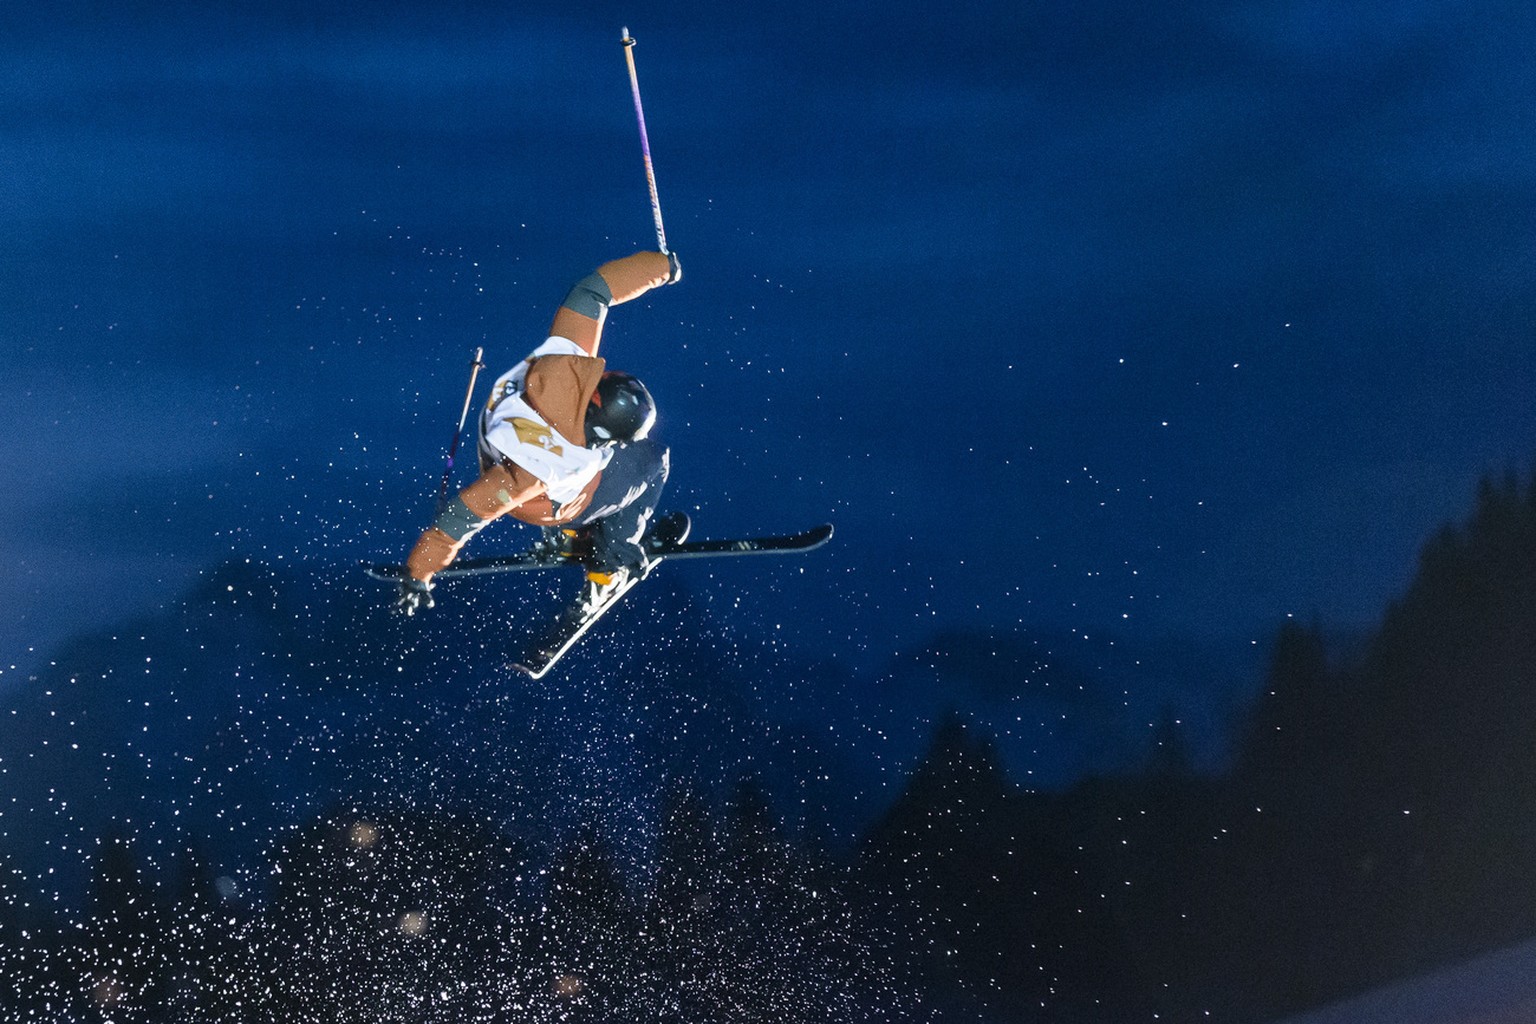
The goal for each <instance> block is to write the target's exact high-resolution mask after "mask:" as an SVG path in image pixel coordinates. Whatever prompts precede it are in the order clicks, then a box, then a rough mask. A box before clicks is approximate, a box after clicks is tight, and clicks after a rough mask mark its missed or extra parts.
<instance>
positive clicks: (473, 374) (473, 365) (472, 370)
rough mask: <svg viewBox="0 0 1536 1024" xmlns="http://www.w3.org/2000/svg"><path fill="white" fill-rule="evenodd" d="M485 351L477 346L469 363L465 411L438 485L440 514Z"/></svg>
mask: <svg viewBox="0 0 1536 1024" xmlns="http://www.w3.org/2000/svg"><path fill="white" fill-rule="evenodd" d="M484 353H485V349H483V348H476V349H475V358H474V359H472V360H471V361H470V364H469V387H467V388H465V389H464V411H463V412H461V413H459V426H458V429H456V430H455V431H454V432H453V443H452V444H450V445H449V446H448V464H447V465H446V466H444V467H443V482H442V483H441V484H439V485H438V487H437V511H438V514H442V511H443V506H444V505H446V504H448V478H449V477H451V476H452V475H453V457H454V456H455V455H457V454H458V452H459V438H460V437H461V436H462V435H463V433H464V421H465V420H467V419H469V403H470V401H471V399H473V397H474V394H475V378H477V377H479V376H480V371H481V370H482V369H483V368H484V367H485V363H483V362H481V361H480V357H481V356H482V355H483V354H484Z"/></svg>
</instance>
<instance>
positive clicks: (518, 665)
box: [511, 661, 549, 679]
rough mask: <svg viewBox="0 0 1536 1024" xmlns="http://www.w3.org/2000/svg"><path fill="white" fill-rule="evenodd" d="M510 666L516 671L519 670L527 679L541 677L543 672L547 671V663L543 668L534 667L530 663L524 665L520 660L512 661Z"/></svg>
mask: <svg viewBox="0 0 1536 1024" xmlns="http://www.w3.org/2000/svg"><path fill="white" fill-rule="evenodd" d="M511 667H512V668H513V669H515V670H516V671H518V672H521V673H522V674H523V675H525V676H527V677H528V678H529V679H543V678H544V673H546V672H548V671H549V666H548V665H545V666H544V667H543V668H534V667H533V666H531V665H524V664H523V663H522V662H520V661H514V662H513V663H512V666H511Z"/></svg>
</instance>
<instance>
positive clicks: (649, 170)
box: [622, 28, 668, 252]
mask: <svg viewBox="0 0 1536 1024" xmlns="http://www.w3.org/2000/svg"><path fill="white" fill-rule="evenodd" d="M622 41H623V43H624V60H625V62H626V63H628V64H629V91H630V92H632V93H634V96H635V119H636V120H637V121H639V122H640V155H641V156H643V157H644V158H645V183H646V184H647V185H648V186H650V189H651V216H653V217H655V218H656V247H657V248H658V249H660V250H661V251H662V252H667V251H668V250H667V229H666V228H664V227H662V226H661V200H660V199H659V198H657V196H656V169H655V168H654V167H652V166H651V141H650V139H648V138H646V136H645V108H644V107H642V106H641V105H640V78H639V76H638V75H636V74H635V40H634V37H633V36H631V35H630V34H629V29H627V28H626V29H624V38H623V40H622Z"/></svg>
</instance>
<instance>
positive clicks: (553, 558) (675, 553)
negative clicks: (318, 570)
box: [363, 523, 832, 582]
mask: <svg viewBox="0 0 1536 1024" xmlns="http://www.w3.org/2000/svg"><path fill="white" fill-rule="evenodd" d="M831 539H832V524H831V523H823V524H822V525H820V526H816V527H813V528H811V529H809V530H806V531H804V532H802V533H793V534H786V535H782V536H772V537H747V538H744V539H741V540H696V541H685V542H683V543H679V544H657V545H654V546H651V547H650V548H649V550H648V552H647V554H648V556H649V557H650V558H652V559H661V558H667V559H674V558H726V557H734V556H737V555H797V554H800V553H802V552H806V551H812V550H814V549H816V548H819V547H821V546H822V545H823V544H825V543H826V542H827V541H829V540H831ZM579 564H580V562H579V560H577V559H575V558H571V557H569V556H566V555H561V554H552V553H544V552H536V551H524V552H522V553H520V554H516V555H494V556H491V557H489V558H466V559H462V560H460V561H458V562H456V563H454V564H453V565H450V566H449V567H448V568H446V569H441V570H439V571H438V572H437V573H436V575H435V576H434V578H435V579H439V580H445V579H457V578H459V577H461V576H486V575H493V574H496V573H503V572H530V571H533V570H537V569H556V568H559V567H560V566H562V565H579ZM363 568H364V571H366V572H367V573H368V575H369V576H372V577H373V578H374V579H378V580H392V581H396V582H398V581H399V580H400V579H401V578H403V577H404V576H405V566H403V565H393V564H389V563H379V564H375V565H366V566H364V567H363Z"/></svg>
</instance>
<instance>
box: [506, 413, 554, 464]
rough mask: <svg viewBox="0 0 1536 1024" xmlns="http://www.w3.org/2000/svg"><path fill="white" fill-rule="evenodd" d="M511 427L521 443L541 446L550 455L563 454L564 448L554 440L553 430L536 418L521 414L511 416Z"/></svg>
mask: <svg viewBox="0 0 1536 1024" xmlns="http://www.w3.org/2000/svg"><path fill="white" fill-rule="evenodd" d="M512 429H513V430H516V431H517V439H518V440H519V441H521V442H522V443H523V444H531V445H533V446H534V447H536V448H543V449H544V450H545V451H547V452H549V453H550V454H551V455H564V454H565V448H564V447H562V446H561V445H560V444H559V442H557V441H556V440H555V432H554V431H553V430H551V429H550V428H549V427H546V426H545V425H544V424H542V423H540V422H538V421H537V420H530V419H527V418H525V417H523V416H514V417H512Z"/></svg>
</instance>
